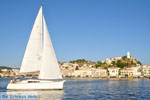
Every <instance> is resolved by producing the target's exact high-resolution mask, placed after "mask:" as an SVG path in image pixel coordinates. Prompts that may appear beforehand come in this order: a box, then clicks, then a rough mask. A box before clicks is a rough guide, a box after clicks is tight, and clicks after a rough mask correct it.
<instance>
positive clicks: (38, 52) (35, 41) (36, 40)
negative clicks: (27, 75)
mask: <svg viewBox="0 0 150 100" xmlns="http://www.w3.org/2000/svg"><path fill="white" fill-rule="evenodd" d="M41 56H42V7H41V8H40V10H39V13H38V15H37V17H36V20H35V23H34V26H33V28H32V32H31V35H30V38H29V42H28V44H27V47H26V51H25V55H24V58H23V61H22V65H21V69H20V72H21V73H22V72H33V71H38V70H40V65H41Z"/></svg>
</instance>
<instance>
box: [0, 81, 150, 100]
mask: <svg viewBox="0 0 150 100" xmlns="http://www.w3.org/2000/svg"><path fill="white" fill-rule="evenodd" d="M8 81H9V79H0V91H6V86H7V84H8ZM20 92H22V91H20ZM34 92H37V93H38V98H39V100H87V99H89V100H150V95H149V94H150V80H142V79H135V80H94V79H83V80H80V79H66V82H65V84H64V90H49V91H34Z"/></svg>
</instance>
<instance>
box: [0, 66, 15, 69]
mask: <svg viewBox="0 0 150 100" xmlns="http://www.w3.org/2000/svg"><path fill="white" fill-rule="evenodd" d="M0 69H12V68H11V67H7V66H0Z"/></svg>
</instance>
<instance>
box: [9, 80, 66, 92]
mask: <svg viewBox="0 0 150 100" xmlns="http://www.w3.org/2000/svg"><path fill="white" fill-rule="evenodd" d="M31 82H33V83H31ZM64 82H65V81H64V80H61V81H49V80H46V81H44V80H23V81H21V82H16V83H12V82H10V83H9V84H8V86H7V89H8V90H51V89H58V90H61V89H63V84H64Z"/></svg>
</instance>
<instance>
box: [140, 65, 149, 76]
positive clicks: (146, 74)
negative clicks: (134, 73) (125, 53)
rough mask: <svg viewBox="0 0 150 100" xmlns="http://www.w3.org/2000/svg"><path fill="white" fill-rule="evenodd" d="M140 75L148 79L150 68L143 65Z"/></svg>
mask: <svg viewBox="0 0 150 100" xmlns="http://www.w3.org/2000/svg"><path fill="white" fill-rule="evenodd" d="M142 73H143V76H145V77H150V66H147V65H143V68H142Z"/></svg>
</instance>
